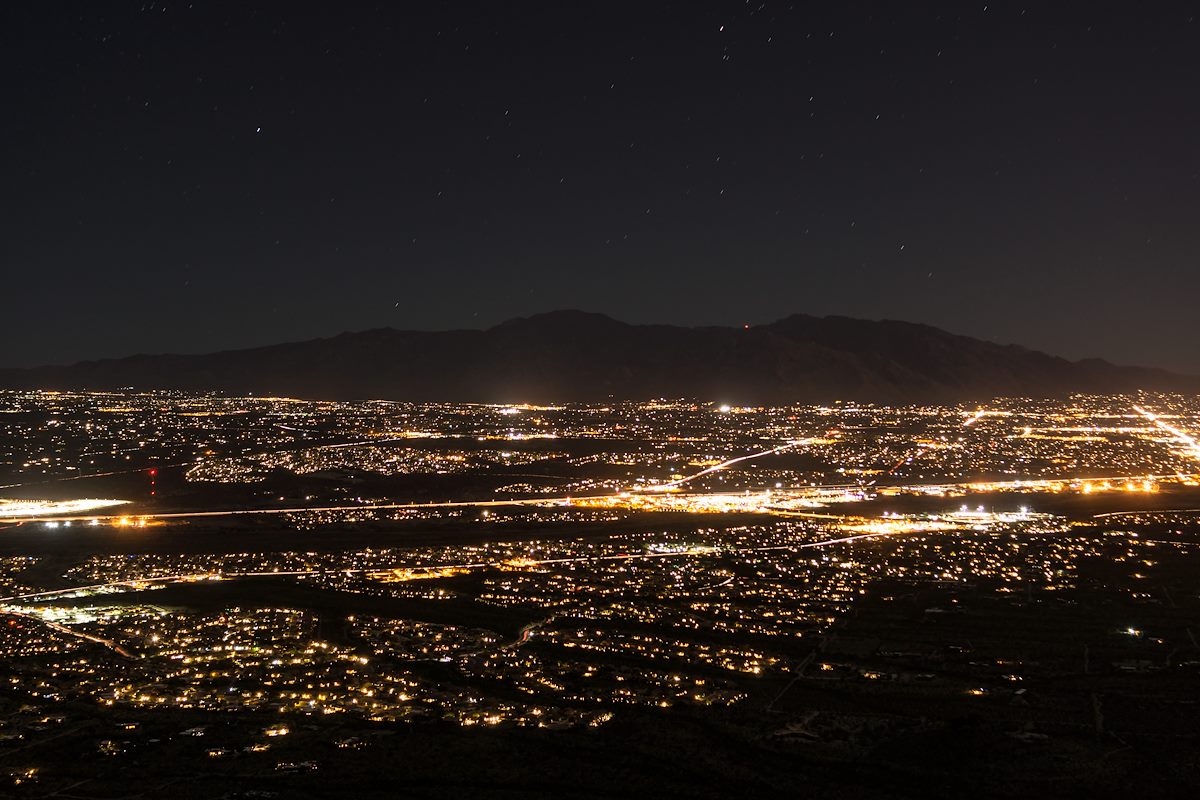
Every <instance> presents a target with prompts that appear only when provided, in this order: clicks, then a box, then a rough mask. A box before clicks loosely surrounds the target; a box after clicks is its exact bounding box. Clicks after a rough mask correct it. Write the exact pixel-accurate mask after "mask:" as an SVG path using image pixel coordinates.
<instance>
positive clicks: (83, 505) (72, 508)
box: [0, 499, 129, 519]
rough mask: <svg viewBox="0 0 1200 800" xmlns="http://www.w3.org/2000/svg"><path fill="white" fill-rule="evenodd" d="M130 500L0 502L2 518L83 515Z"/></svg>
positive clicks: (0, 515) (0, 516)
mask: <svg viewBox="0 0 1200 800" xmlns="http://www.w3.org/2000/svg"><path fill="white" fill-rule="evenodd" d="M128 502H129V501H128V500H96V499H84V500H0V518H3V519H12V518H16V517H57V516H62V515H64V514H82V513H84V512H86V511H94V510H96V509H98V508H109V507H111V506H120V505H125V504H126V503H128Z"/></svg>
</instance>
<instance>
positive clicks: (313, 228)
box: [0, 0, 1200, 372]
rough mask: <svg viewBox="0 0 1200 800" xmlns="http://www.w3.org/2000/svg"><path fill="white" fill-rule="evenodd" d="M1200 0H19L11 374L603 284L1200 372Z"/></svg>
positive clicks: (639, 296)
mask: <svg viewBox="0 0 1200 800" xmlns="http://www.w3.org/2000/svg"><path fill="white" fill-rule="evenodd" d="M1051 5H1053V9H1051V8H1049V6H1051ZM251 6H256V7H257V8H258V10H253V9H252V8H251ZM1197 15H1200V9H1198V8H1197V7H1196V6H1195V5H1194V4H1172V3H1127V4H1107V3H1097V2H1087V3H1078V4H1071V3H1054V4H1050V3H1033V2H1027V3H1015V4H1014V3H987V4H984V3H975V4H968V3H947V4H944V5H940V6H939V5H936V4H927V3H895V2H892V3H876V4H871V3H820V4H817V3H812V4H808V3H799V2H795V3H785V2H772V1H771V0H767V1H766V2H752V3H741V2H728V3H708V2H698V1H696V0H689V1H688V2H676V3H667V2H662V3H655V2H650V0H646V2H640V3H628V4H624V3H615V2H593V3H576V2H562V0H559V2H548V3H519V2H486V3H483V2H481V3H471V2H459V3H445V4H437V3H417V2H398V3H384V4H378V5H376V4H370V5H368V4H354V3H328V4H320V5H318V4H307V3H299V2H291V3H283V4H279V5H278V6H273V5H264V4H256V3H251V2H234V3H228V4H224V3H203V2H199V1H198V0H197V2H191V3H189V2H145V3H119V2H107V3H93V2H87V3H78V4H67V3H51V2H38V3H15V2H13V3H5V4H4V7H3V10H0V62H2V66H3V79H2V80H3V96H4V103H3V111H2V112H0V159H2V163H3V171H2V173H0V175H2V178H3V182H4V188H3V191H2V192H0V203H2V204H3V205H2V208H0V211H2V214H3V226H2V228H0V234H2V236H0V265H2V267H3V273H2V274H3V283H2V284H0V285H2V286H3V295H4V298H5V301H6V302H4V305H3V314H2V315H0V366H25V365H34V364H41V363H62V362H70V361H75V360H79V359H83V358H96V357H106V356H121V355H128V354H132V353H137V352H203V351H210V350H216V349H225V348H233V347H242V346H252V345H258V344H268V343H274V342H278V341H286V340H295V339H305V338H313V337H317V336H328V335H333V334H336V333H339V332H341V331H344V330H362V329H367V328H373V327H382V326H392V327H400V328H425V329H444V328H455V327H485V326H488V325H492V324H495V323H497V322H499V321H502V320H504V319H507V318H510V317H513V316H524V315H528V314H532V313H537V312H540V311H548V310H552V309H559V308H582V309H586V310H591V311H601V312H604V313H608V314H611V315H612V316H615V317H617V318H619V319H623V320H626V321H629V322H666V323H677V324H687V325H700V324H725V325H740V324H742V323H755V322H768V321H771V320H773V319H776V318H779V317H782V316H785V315H787V314H791V313H797V312H801V313H809V314H819V315H823V314H846V315H851V316H861V317H868V318H892V319H906V320H912V321H916V322H925V323H929V324H933V325H937V326H940V327H944V328H947V329H949V330H952V331H955V332H959V333H965V334H969V335H973V336H977V337H980V338H984V339H990V340H996V341H1002V342H1018V343H1021V344H1025V345H1028V346H1031V347H1036V348H1039V349H1045V350H1048V351H1051V352H1054V353H1057V354H1061V355H1066V356H1070V357H1083V356H1092V355H1097V356H1103V357H1106V358H1110V359H1112V360H1115V361H1119V362H1127V363H1140V364H1148V365H1157V366H1166V367H1171V368H1175V369H1180V370H1188V371H1193V372H1200V334H1198V333H1197V330H1198V328H1200V325H1198V322H1197V315H1196V313H1195V309H1196V307H1197V304H1198V303H1200V23H1197V21H1196V16H1197Z"/></svg>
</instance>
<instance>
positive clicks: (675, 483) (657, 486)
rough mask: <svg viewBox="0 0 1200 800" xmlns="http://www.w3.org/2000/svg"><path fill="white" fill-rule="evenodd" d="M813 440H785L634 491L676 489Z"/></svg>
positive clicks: (810, 442)
mask: <svg viewBox="0 0 1200 800" xmlns="http://www.w3.org/2000/svg"><path fill="white" fill-rule="evenodd" d="M812 441H813V440H812V439H797V440H795V441H792V442H785V443H784V444H781V445H779V446H778V447H772V448H771V449H770V450H763V451H762V452H761V453H751V454H750V455H748V456H738V457H737V458H731V459H729V460H728V461H722V462H721V463H720V464H714V465H713V466H711V467H708V468H706V469H702V470H700V471H699V472H697V473H695V474H693V475H688V476H687V477H684V478H679V479H677V480H673V481H670V482H668V483H658V484H655V485H654V486H646V487H642V488H640V489H634V490H633V491H642V492H665V491H667V490H669V489H674V488H676V487H679V486H682V485H683V484H685V483H688V482H690V481H694V480H696V478H702V477H704V476H705V475H711V474H712V473H714V472H720V471H721V470H723V469H725V468H726V467H731V466H733V465H734V464H740V463H741V462H743V461H751V460H753V459H756V458H762V457H763V456H769V455H774V454H775V453H779V452H781V451H783V450H789V449H791V448H793V447H799V446H801V445H806V444H812Z"/></svg>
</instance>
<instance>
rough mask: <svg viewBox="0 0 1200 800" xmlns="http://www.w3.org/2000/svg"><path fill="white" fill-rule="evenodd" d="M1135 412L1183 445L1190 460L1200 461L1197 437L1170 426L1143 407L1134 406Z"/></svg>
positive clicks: (1199, 444)
mask: <svg viewBox="0 0 1200 800" xmlns="http://www.w3.org/2000/svg"><path fill="white" fill-rule="evenodd" d="M1133 410H1134V411H1136V412H1137V413H1139V414H1141V415H1142V416H1143V417H1145V418H1146V419H1147V420H1149V421H1150V422H1151V423H1152V424H1153V425H1154V426H1155V427H1157V428H1158V429H1159V430H1161V431H1165V432H1166V433H1169V434H1171V436H1172V437H1173V438H1174V439H1175V440H1176V441H1177V442H1179V443H1180V444H1182V445H1183V447H1184V450H1185V451H1187V454H1188V457H1189V458H1193V459H1195V460H1196V461H1200V441H1197V440H1196V437H1195V436H1192V435H1191V434H1190V433H1185V432H1183V431H1181V430H1179V428H1176V427H1175V426H1174V425H1168V424H1167V423H1165V422H1163V421H1162V420H1161V419H1159V417H1158V415H1157V414H1154V413H1151V412H1150V411H1147V410H1146V409H1144V408H1142V407H1141V406H1134V407H1133Z"/></svg>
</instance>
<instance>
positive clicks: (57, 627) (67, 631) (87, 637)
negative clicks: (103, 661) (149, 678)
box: [0, 609, 136, 658]
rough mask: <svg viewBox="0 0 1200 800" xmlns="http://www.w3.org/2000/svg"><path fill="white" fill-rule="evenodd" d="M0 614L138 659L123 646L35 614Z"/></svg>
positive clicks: (7, 611) (5, 610) (11, 612)
mask: <svg viewBox="0 0 1200 800" xmlns="http://www.w3.org/2000/svg"><path fill="white" fill-rule="evenodd" d="M0 614H7V615H8V616H10V617H20V618H22V619H27V620H29V621H30V622H35V623H38V624H39V625H45V626H46V627H47V628H50V629H51V630H54V631H58V632H59V633H61V634H64V635H66V636H73V637H75V638H76V639H83V640H84V641H87V642H91V643H92V644H99V645H103V646H104V647H107V648H108V649H109V650H112V651H113V652H114V653H116V654H117V655H121V656H124V657H125V658H136V656H135V655H134V654H133V653H131V652H129V651H128V650H126V649H125V648H124V647H122V646H121V645H119V644H117V643H116V642H114V641H111V640H109V639H103V638H101V637H99V636H93V635H92V634H90V633H85V632H83V631H77V630H73V629H71V628H68V627H67V626H66V625H61V624H59V623H57V622H52V621H50V620H48V619H42V618H41V617H39V616H37V615H35V614H27V613H25V612H23V611H14V610H12V609H3V610H0Z"/></svg>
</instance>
